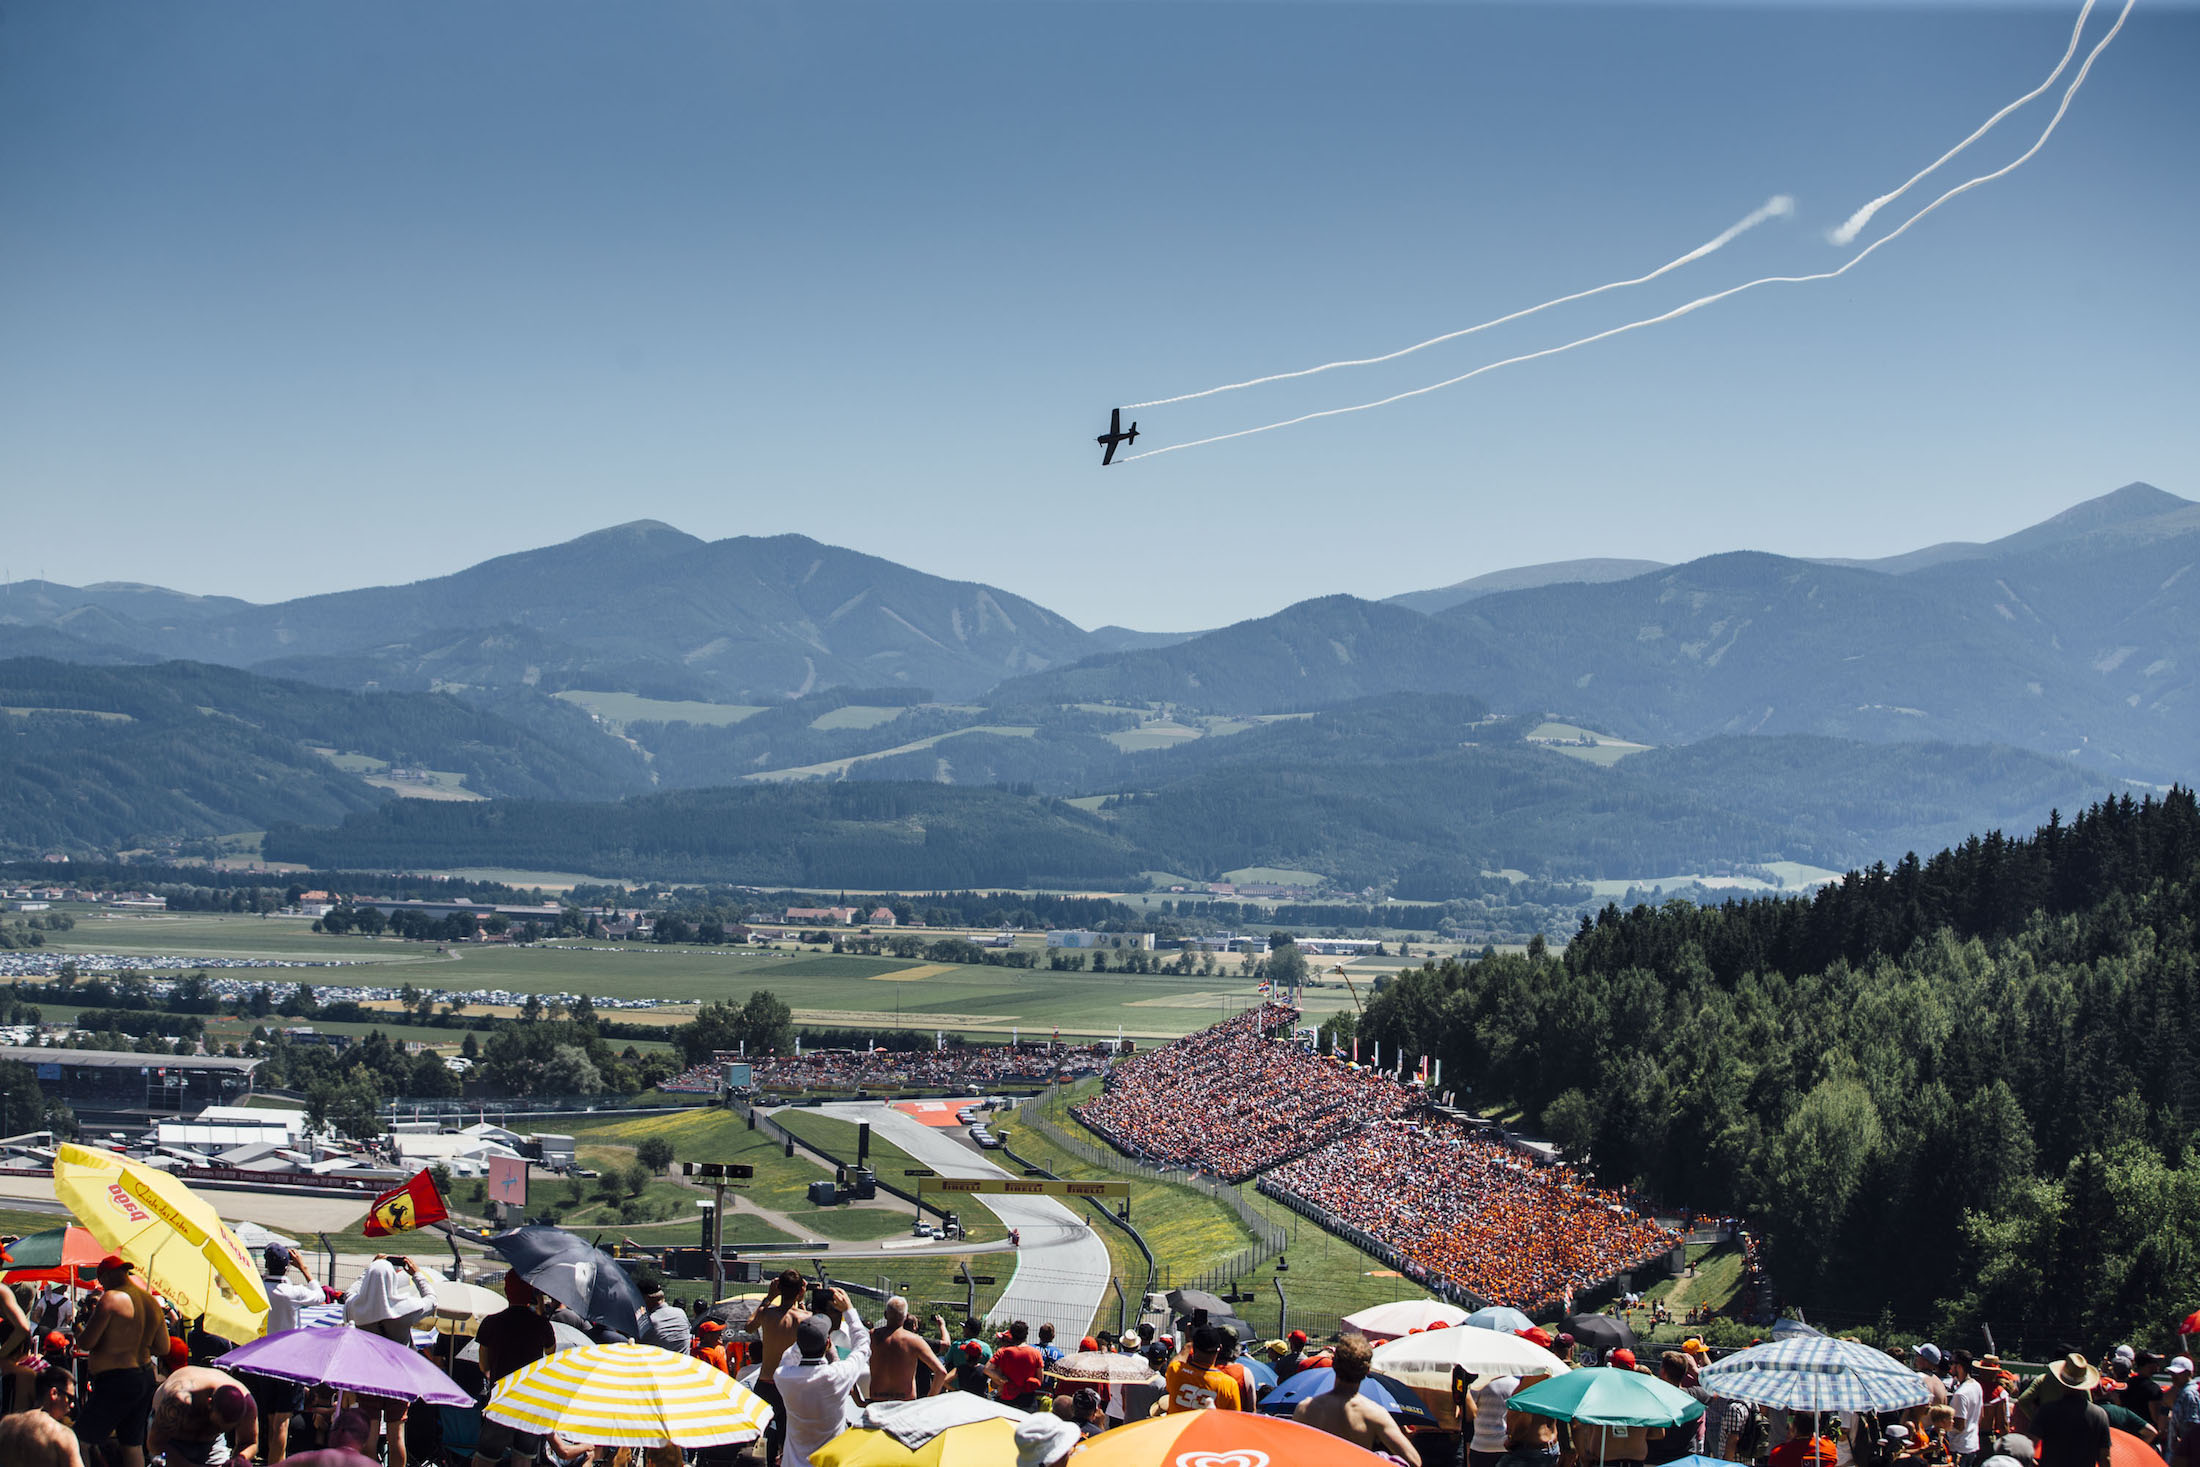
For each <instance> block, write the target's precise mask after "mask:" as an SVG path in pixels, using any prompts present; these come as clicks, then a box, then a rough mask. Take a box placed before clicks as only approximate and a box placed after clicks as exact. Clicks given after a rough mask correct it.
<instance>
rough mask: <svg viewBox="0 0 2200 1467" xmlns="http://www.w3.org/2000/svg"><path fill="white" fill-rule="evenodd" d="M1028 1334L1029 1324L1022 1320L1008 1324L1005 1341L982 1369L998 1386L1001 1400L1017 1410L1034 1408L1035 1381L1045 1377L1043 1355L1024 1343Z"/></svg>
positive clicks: (1037, 1387)
mask: <svg viewBox="0 0 2200 1467" xmlns="http://www.w3.org/2000/svg"><path fill="white" fill-rule="evenodd" d="M1030 1336H1031V1326H1030V1325H1028V1324H1026V1323H1024V1321H1022V1320H1020V1319H1019V1320H1017V1321H1015V1322H1014V1323H1013V1324H1011V1325H1009V1327H1008V1339H1009V1343H1008V1344H1006V1345H1003V1346H1002V1347H1001V1348H1000V1349H998V1350H995V1351H994V1352H993V1359H992V1360H991V1361H990V1362H989V1363H988V1364H987V1365H986V1369H985V1373H986V1378H987V1379H988V1380H991V1381H992V1382H993V1384H994V1385H996V1386H998V1387H999V1388H1000V1389H999V1392H998V1394H999V1396H1000V1399H1001V1403H1002V1404H1003V1405H1006V1406H1012V1407H1014V1408H1015V1409H1016V1410H1018V1411H1035V1410H1037V1409H1038V1406H1039V1382H1040V1381H1041V1380H1042V1379H1044V1378H1045V1376H1046V1368H1047V1362H1046V1357H1045V1356H1043V1355H1041V1354H1040V1353H1039V1351H1038V1350H1037V1348H1036V1347H1034V1346H1032V1345H1030V1344H1027V1343H1025V1342H1026V1341H1027V1340H1028V1339H1029V1338H1030Z"/></svg>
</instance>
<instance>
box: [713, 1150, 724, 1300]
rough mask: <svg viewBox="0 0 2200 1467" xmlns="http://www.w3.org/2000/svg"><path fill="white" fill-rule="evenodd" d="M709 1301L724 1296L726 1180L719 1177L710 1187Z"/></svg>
mask: <svg viewBox="0 0 2200 1467" xmlns="http://www.w3.org/2000/svg"><path fill="white" fill-rule="evenodd" d="M710 1199H711V1200H710V1301H711V1302H712V1303H713V1304H715V1303H717V1302H718V1301H719V1300H720V1299H723V1298H725V1297H726V1181H725V1178H723V1177H720V1178H719V1179H718V1180H717V1181H715V1182H713V1183H711V1188H710Z"/></svg>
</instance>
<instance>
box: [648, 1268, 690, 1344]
mask: <svg viewBox="0 0 2200 1467" xmlns="http://www.w3.org/2000/svg"><path fill="white" fill-rule="evenodd" d="M642 1305H643V1307H644V1308H646V1309H647V1310H648V1311H649V1314H648V1317H647V1318H646V1319H644V1320H643V1321H642V1340H641V1342H642V1343H643V1344H645V1345H655V1346H656V1347H657V1348H658V1349H660V1350H670V1351H671V1352H672V1353H673V1354H675V1355H685V1354H686V1353H687V1349H688V1344H689V1342H690V1341H692V1340H693V1339H694V1336H693V1335H692V1334H690V1333H689V1332H688V1319H687V1315H686V1314H685V1313H683V1312H682V1311H681V1309H680V1308H679V1306H678V1305H675V1304H667V1303H666V1302H665V1286H664V1285H663V1284H661V1283H659V1282H658V1281H656V1280H655V1279H652V1280H650V1281H649V1283H648V1284H647V1285H646V1286H644V1288H643V1289H642Z"/></svg>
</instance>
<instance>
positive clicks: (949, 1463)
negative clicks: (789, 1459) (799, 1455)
mask: <svg viewBox="0 0 2200 1467" xmlns="http://www.w3.org/2000/svg"><path fill="white" fill-rule="evenodd" d="M810 1461H811V1462H812V1463H813V1464H815V1467H1016V1423H1015V1422H1014V1421H1011V1420H1009V1419H1008V1418H1007V1417H1005V1416H996V1417H993V1418H991V1419H990V1420H986V1421H973V1422H971V1423H969V1424H968V1425H967V1426H951V1427H949V1428H948V1429H947V1430H945V1431H943V1432H941V1433H940V1434H939V1435H938V1436H935V1437H933V1438H932V1439H931V1440H930V1441H928V1442H926V1443H925V1444H924V1445H923V1446H921V1447H919V1448H918V1449H917V1450H916V1451H913V1452H912V1451H910V1450H909V1449H908V1448H907V1447H905V1446H903V1445H902V1444H901V1443H900V1442H898V1441H895V1440H894V1437H893V1434H892V1433H891V1432H885V1431H874V1430H871V1429H870V1428H868V1427H862V1426H851V1427H849V1428H848V1429H847V1430H846V1431H844V1432H842V1433H841V1434H840V1435H839V1436H836V1437H834V1438H833V1439H832V1440H831V1441H829V1442H827V1443H825V1445H824V1446H822V1447H819V1448H818V1449H817V1450H816V1451H814V1452H812V1453H810Z"/></svg>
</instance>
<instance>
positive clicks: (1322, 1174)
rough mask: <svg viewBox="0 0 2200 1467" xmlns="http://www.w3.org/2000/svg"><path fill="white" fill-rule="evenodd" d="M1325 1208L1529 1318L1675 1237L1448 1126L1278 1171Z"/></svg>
mask: <svg viewBox="0 0 2200 1467" xmlns="http://www.w3.org/2000/svg"><path fill="white" fill-rule="evenodd" d="M1263 1185H1264V1188H1266V1189H1273V1190H1277V1191H1280V1192H1284V1193H1288V1194H1289V1195H1291V1196H1295V1197H1297V1198H1299V1199H1300V1200H1302V1201H1304V1202H1307V1203H1311V1204H1313V1205H1314V1206H1316V1207H1319V1208H1321V1209H1323V1210H1325V1211H1327V1212H1328V1213H1330V1214H1331V1215H1332V1216H1334V1217H1336V1218H1337V1219H1338V1220H1339V1221H1341V1222H1343V1223H1345V1224H1346V1225H1347V1226H1350V1227H1354V1228H1357V1229H1359V1230H1360V1231H1361V1232H1364V1233H1366V1234H1368V1235H1369V1236H1370V1237H1373V1238H1375V1239H1376V1240H1378V1241H1379V1242H1382V1243H1384V1244H1387V1245H1388V1246H1389V1247H1390V1248H1392V1249H1393V1250H1395V1251H1396V1252H1397V1253H1398V1254H1399V1255H1401V1256H1402V1257H1404V1258H1406V1259H1409V1260H1411V1261H1412V1262H1413V1263H1415V1264H1417V1265H1419V1266H1420V1267H1421V1268H1422V1269H1425V1270H1426V1271H1427V1272H1428V1273H1429V1274H1430V1275H1432V1276H1434V1277H1437V1278H1442V1279H1448V1280H1450V1281H1451V1282H1453V1283H1455V1284H1458V1285H1460V1286H1461V1287H1463V1288H1465V1289H1467V1290H1469V1291H1471V1292H1473V1293H1475V1294H1478V1295H1480V1296H1481V1297H1482V1298H1484V1299H1486V1300H1488V1301H1489V1302H1491V1303H1492V1304H1507V1305H1511V1306H1512V1307H1513V1308H1516V1309H1520V1310H1524V1311H1526V1312H1528V1313H1530V1314H1533V1313H1537V1312H1539V1311H1541V1310H1543V1309H1545V1308H1548V1307H1551V1306H1553V1305H1558V1304H1561V1303H1563V1302H1565V1301H1566V1300H1567V1298H1568V1297H1569V1296H1570V1295H1571V1294H1572V1293H1573V1291H1575V1290H1577V1289H1581V1288H1584V1287H1586V1286H1587V1285H1590V1284H1593V1283H1599V1282H1601V1281H1603V1280H1605V1279H1608V1278H1610V1277H1611V1276H1612V1275H1614V1274H1615V1273H1619V1272H1622V1271H1624V1270H1626V1269H1629V1268H1632V1267H1634V1266H1635V1265H1637V1264H1640V1263H1643V1262H1645V1261H1647V1260H1649V1259H1652V1258H1655V1257H1657V1256H1658V1255H1660V1254H1663V1253H1664V1252H1665V1251H1666V1250H1667V1249H1669V1248H1671V1247H1672V1246H1673V1243H1674V1241H1675V1235H1674V1234H1672V1233H1669V1232H1667V1231H1666V1230H1665V1229H1664V1228H1661V1227H1659V1226H1658V1225H1657V1224H1656V1223H1654V1222H1651V1221H1649V1220H1647V1219H1645V1218H1643V1217H1640V1216H1638V1215H1636V1214H1635V1213H1633V1212H1632V1211H1630V1210H1628V1209H1627V1208H1626V1207H1624V1206H1623V1205H1622V1204H1621V1203H1620V1201H1619V1196H1618V1194H1617V1193H1613V1192H1606V1191H1602V1190H1600V1189H1598V1188H1595V1187H1592V1186H1589V1185H1587V1184H1586V1183H1584V1182H1582V1181H1581V1180H1580V1179H1578V1178H1577V1177H1576V1176H1575V1175H1574V1174H1573V1172H1572V1171H1571V1170H1570V1169H1568V1168H1566V1167H1563V1166H1552V1167H1538V1166H1537V1165H1535V1164H1534V1163H1533V1162H1532V1161H1530V1160H1529V1159H1528V1158H1527V1157H1526V1156H1523V1155H1522V1154H1520V1153H1519V1152H1517V1151H1514V1150H1513V1149H1512V1148H1511V1147H1508V1146H1505V1145H1502V1144H1500V1143H1499V1142H1496V1141H1491V1140H1487V1139H1485V1138H1483V1137H1481V1136H1478V1135H1475V1134H1472V1133H1470V1132H1469V1131H1468V1130H1467V1128H1466V1127H1464V1126H1462V1125H1460V1124H1459V1123H1457V1122H1455V1121H1450V1120H1441V1119H1437V1120H1430V1121H1428V1122H1425V1123H1419V1124H1416V1123H1411V1122H1404V1121H1397V1122H1391V1123H1388V1124H1384V1125H1377V1126H1370V1127H1367V1128H1365V1129H1362V1130H1358V1131H1355V1132H1354V1133H1353V1134H1351V1135H1349V1136H1346V1137H1344V1138H1342V1139H1340V1140H1337V1141H1334V1142H1332V1143H1330V1144H1329V1145H1327V1146H1324V1147H1322V1148H1321V1149H1320V1150H1318V1151H1314V1152H1311V1153H1309V1154H1308V1155H1305V1156H1301V1157H1298V1158H1297V1159H1295V1160H1292V1161H1288V1162H1286V1163H1284V1164H1283V1165H1282V1166H1280V1167H1277V1168H1276V1169H1275V1170H1274V1171H1273V1172H1271V1173H1269V1174H1268V1176H1267V1177H1266V1178H1264V1179H1263Z"/></svg>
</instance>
